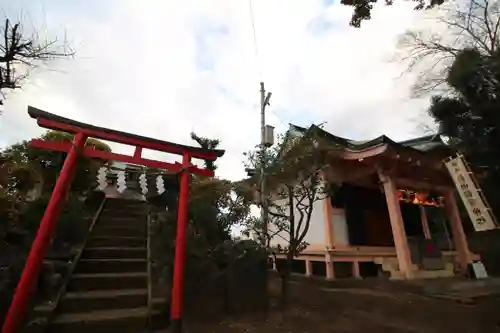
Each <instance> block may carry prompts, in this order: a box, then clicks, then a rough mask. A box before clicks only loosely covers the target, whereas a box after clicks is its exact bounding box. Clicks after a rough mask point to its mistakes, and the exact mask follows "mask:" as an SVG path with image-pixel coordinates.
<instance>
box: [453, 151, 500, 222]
mask: <svg viewBox="0 0 500 333" xmlns="http://www.w3.org/2000/svg"><path fill="white" fill-rule="evenodd" d="M445 165H446V167H447V168H448V171H449V172H450V175H451V177H452V179H453V182H454V183H455V186H456V187H457V190H458V193H459V194H460V198H461V199H462V202H463V203H464V206H465V208H466V209H467V213H468V214H469V217H470V219H471V221H472V224H473V225H474V229H475V230H476V231H485V230H491V229H495V228H496V224H495V219H494V217H493V213H492V212H491V210H490V209H489V208H488V205H487V204H486V203H485V202H484V200H483V197H482V196H481V195H480V191H481V190H480V189H479V188H478V186H477V185H476V183H475V182H474V180H473V179H472V175H471V172H470V171H469V169H468V168H467V165H466V162H465V160H464V159H463V157H462V155H458V156H456V157H454V158H451V159H450V160H448V161H446V162H445Z"/></svg>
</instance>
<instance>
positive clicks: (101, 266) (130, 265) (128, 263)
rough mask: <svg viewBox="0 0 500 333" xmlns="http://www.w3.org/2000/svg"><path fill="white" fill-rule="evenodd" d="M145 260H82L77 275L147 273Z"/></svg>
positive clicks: (78, 265) (77, 268) (77, 267)
mask: <svg viewBox="0 0 500 333" xmlns="http://www.w3.org/2000/svg"><path fill="white" fill-rule="evenodd" d="M146 271H147V260H146V259H145V258H144V259H80V261H79V262H78V264H77V266H76V273H77V274H78V273H121V272H146Z"/></svg>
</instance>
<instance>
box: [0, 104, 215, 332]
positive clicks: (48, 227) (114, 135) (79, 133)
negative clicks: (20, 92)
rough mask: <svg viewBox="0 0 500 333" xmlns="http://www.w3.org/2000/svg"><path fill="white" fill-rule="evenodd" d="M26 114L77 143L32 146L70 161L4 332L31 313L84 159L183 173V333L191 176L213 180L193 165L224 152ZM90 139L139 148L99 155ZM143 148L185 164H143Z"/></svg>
mask: <svg viewBox="0 0 500 333" xmlns="http://www.w3.org/2000/svg"><path fill="white" fill-rule="evenodd" d="M28 113H29V115H30V116H31V117H32V118H35V119H36V120H37V122H38V125H39V126H40V127H43V128H47V129H52V130H58V131H64V132H67V133H72V134H75V137H74V139H73V143H68V142H50V141H43V140H39V139H34V140H32V141H31V145H32V146H34V147H37V148H42V149H48V150H55V151H60V152H66V153H68V155H67V157H66V160H65V161H64V165H63V168H62V170H61V173H60V176H59V178H58V180H57V182H56V185H55V187H54V190H53V191H52V196H51V197H50V201H49V204H48V206H47V209H46V210H45V213H44V216H43V218H42V221H41V223H40V227H39V229H38V232H37V235H36V238H35V241H34V242H33V246H32V247H31V250H30V253H29V255H28V259H27V261H26V265H25V268H24V271H23V273H22V275H21V279H20V280H19V283H18V285H17V288H16V291H15V294H14V299H13V300H12V303H11V305H10V308H9V311H8V312H7V316H6V318H5V322H4V324H3V326H2V333H16V332H17V331H18V329H19V328H20V327H21V324H22V322H23V319H24V316H25V314H26V310H27V309H28V305H29V301H30V297H31V294H32V291H33V289H34V287H35V284H36V281H37V279H38V276H39V274H40V269H41V267H42V264H43V258H44V256H45V253H46V251H47V249H48V247H49V245H50V241H51V239H52V237H53V235H54V232H55V230H56V225H57V221H58V219H59V216H60V214H61V208H62V206H63V205H64V202H65V200H66V197H67V194H68V191H69V188H70V187H71V183H72V181H73V178H74V176H75V172H76V167H77V162H78V156H80V155H82V156H86V157H91V158H100V159H104V160H108V161H110V160H114V161H120V162H125V163H132V164H138V165H144V166H149V167H153V168H160V169H167V170H170V171H178V172H180V173H181V181H180V194H179V206H178V216H177V235H176V244H175V260H174V280H173V288H172V304H171V308H172V310H171V314H170V315H171V320H172V325H173V327H172V328H173V329H174V332H175V333H178V332H180V331H181V321H182V306H183V298H184V297H183V296H184V292H183V291H184V271H185V261H186V233H187V225H188V206H189V179H190V174H191V173H193V174H198V175H205V176H213V175H214V172H213V171H212V170H208V169H201V168H198V167H197V166H194V165H191V158H199V159H204V160H210V161H215V160H216V159H217V158H218V157H221V156H222V155H224V151H223V150H215V149H204V148H200V147H191V146H185V145H180V144H176V143H172V142H167V141H160V140H156V139H152V138H147V137H142V136H139V135H134V134H130V133H125V132H119V131H115V130H111V129H108V128H102V127H97V126H92V125H89V124H84V123H80V122H76V121H74V120H71V119H67V118H63V117H60V116H57V115H54V114H51V113H48V112H45V111H42V110H38V109H36V108H33V107H28ZM89 137H93V138H97V139H102V140H108V141H113V142H117V143H122V144H126V145H131V146H135V152H134V155H133V156H128V155H122V154H115V153H110V152H105V151H100V150H96V149H93V148H89V147H87V148H86V147H85V143H86V141H87V138H89ZM143 148H146V149H152V150H157V151H162V152H167V153H172V154H177V155H182V156H183V157H182V164H181V163H168V162H162V161H155V160H151V159H146V158H143V157H142V149H143Z"/></svg>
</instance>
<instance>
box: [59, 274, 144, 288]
mask: <svg viewBox="0 0 500 333" xmlns="http://www.w3.org/2000/svg"><path fill="white" fill-rule="evenodd" d="M144 288H147V273H146V272H145V271H144V272H134V273H100V274H75V275H73V276H72V277H71V280H70V282H69V285H68V292H73V291H93V290H113V289H144Z"/></svg>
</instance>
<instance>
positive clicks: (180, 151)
mask: <svg viewBox="0 0 500 333" xmlns="http://www.w3.org/2000/svg"><path fill="white" fill-rule="evenodd" d="M38 125H39V126H40V127H44V128H50V129H56V130H59V131H64V132H69V133H83V134H85V135H86V136H88V137H93V138H97V139H101V140H107V141H113V142H118V143H122V144H125V145H130V146H136V147H141V148H146V149H152V150H158V151H163V152H166V153H172V154H177V155H184V154H186V153H187V154H189V155H191V157H193V158H199V159H203V160H216V159H217V155H216V154H215V153H211V152H198V151H191V150H189V149H186V148H183V147H177V146H169V145H165V144H161V143H156V142H148V141H143V140H138V139H135V138H128V137H125V136H123V135H118V134H115V133H107V132H105V131H97V130H93V129H87V128H82V127H78V126H75V125H70V124H64V123H61V122H58V121H54V120H48V119H45V118H38Z"/></svg>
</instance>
